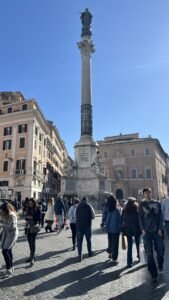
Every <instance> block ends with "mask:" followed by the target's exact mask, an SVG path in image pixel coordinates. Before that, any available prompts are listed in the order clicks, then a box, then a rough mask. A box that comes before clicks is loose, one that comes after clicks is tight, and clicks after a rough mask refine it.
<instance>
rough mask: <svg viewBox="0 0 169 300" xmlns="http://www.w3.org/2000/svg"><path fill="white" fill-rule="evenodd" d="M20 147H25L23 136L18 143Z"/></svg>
mask: <svg viewBox="0 0 169 300" xmlns="http://www.w3.org/2000/svg"><path fill="white" fill-rule="evenodd" d="M19 147H20V148H24V147H25V138H20V144H19Z"/></svg>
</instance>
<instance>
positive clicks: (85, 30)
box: [80, 8, 92, 37]
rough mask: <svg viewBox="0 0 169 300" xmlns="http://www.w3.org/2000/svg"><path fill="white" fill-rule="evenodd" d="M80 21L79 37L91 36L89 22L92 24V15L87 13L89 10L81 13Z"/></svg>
mask: <svg viewBox="0 0 169 300" xmlns="http://www.w3.org/2000/svg"><path fill="white" fill-rule="evenodd" d="M80 19H81V21H82V34H81V37H83V36H86V35H87V36H91V35H92V33H91V30H90V29H91V22H92V14H91V13H90V12H89V10H88V9H87V8H86V10H85V11H84V12H83V13H81V17H80Z"/></svg>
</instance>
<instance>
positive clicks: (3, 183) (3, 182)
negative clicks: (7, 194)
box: [0, 181, 8, 196]
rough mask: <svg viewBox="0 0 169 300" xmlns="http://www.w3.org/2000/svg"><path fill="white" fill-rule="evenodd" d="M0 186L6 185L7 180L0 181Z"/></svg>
mask: <svg viewBox="0 0 169 300" xmlns="http://www.w3.org/2000/svg"><path fill="white" fill-rule="evenodd" d="M0 186H8V181H0ZM1 196H2V195H1Z"/></svg>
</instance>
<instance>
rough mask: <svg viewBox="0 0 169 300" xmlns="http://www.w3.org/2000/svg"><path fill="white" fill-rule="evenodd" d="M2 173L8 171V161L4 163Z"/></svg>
mask: <svg viewBox="0 0 169 300" xmlns="http://www.w3.org/2000/svg"><path fill="white" fill-rule="evenodd" d="M3 171H4V172H6V171H8V161H7V160H5V161H4V165H3Z"/></svg>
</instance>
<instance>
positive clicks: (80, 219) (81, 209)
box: [76, 197, 95, 261]
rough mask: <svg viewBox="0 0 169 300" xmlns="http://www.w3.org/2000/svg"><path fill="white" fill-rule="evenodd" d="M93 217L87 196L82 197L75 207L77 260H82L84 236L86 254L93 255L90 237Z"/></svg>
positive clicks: (93, 213) (92, 210)
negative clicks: (84, 239)
mask: <svg viewBox="0 0 169 300" xmlns="http://www.w3.org/2000/svg"><path fill="white" fill-rule="evenodd" d="M94 218H95V212H94V209H93V207H92V206H91V205H90V204H88V199H87V197H83V198H82V200H81V202H80V203H79V205H78V206H77V209H76V228H77V248H78V255H79V261H82V258H83V256H82V243H83V237H84V236H85V238H86V241H87V250H88V256H89V257H91V256H92V255H93V251H92V244H91V237H92V220H93V219H94Z"/></svg>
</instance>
